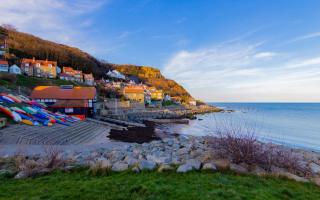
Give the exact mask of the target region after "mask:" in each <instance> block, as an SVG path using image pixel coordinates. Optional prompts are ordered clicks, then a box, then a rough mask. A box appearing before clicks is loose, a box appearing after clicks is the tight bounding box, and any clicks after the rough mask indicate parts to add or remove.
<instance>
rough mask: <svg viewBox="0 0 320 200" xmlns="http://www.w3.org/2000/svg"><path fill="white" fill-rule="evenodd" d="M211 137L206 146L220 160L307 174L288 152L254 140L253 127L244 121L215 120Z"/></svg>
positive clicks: (273, 145)
mask: <svg viewBox="0 0 320 200" xmlns="http://www.w3.org/2000/svg"><path fill="white" fill-rule="evenodd" d="M216 124H217V129H216V130H215V132H214V133H215V136H214V137H208V138H207V143H208V144H209V145H210V146H211V147H212V148H213V149H214V150H215V152H216V153H217V154H218V156H219V157H221V158H227V159H229V160H230V161H232V162H234V163H236V164H239V163H246V164H248V165H251V166H254V165H258V166H260V167H262V168H264V169H266V170H269V171H270V170H271V169H272V167H274V166H275V167H279V168H285V169H287V170H289V171H290V172H292V173H295V174H299V175H306V174H307V170H306V169H305V168H304V167H302V166H300V165H299V158H298V157H297V155H296V154H294V153H293V152H292V151H291V149H286V148H281V147H280V146H278V145H275V144H272V143H262V142H260V141H258V138H257V128H256V126H254V125H252V124H249V122H248V121H246V120H240V122H235V121H233V120H232V119H229V120H226V119H225V120H222V121H221V122H218V121H217V120H216Z"/></svg>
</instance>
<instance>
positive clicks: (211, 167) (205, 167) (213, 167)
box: [202, 163, 217, 171]
mask: <svg viewBox="0 0 320 200" xmlns="http://www.w3.org/2000/svg"><path fill="white" fill-rule="evenodd" d="M202 170H208V171H216V170H217V167H216V165H215V164H213V163H205V164H204V165H203V167H202Z"/></svg>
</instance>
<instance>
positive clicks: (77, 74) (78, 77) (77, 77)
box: [60, 67, 83, 83]
mask: <svg viewBox="0 0 320 200" xmlns="http://www.w3.org/2000/svg"><path fill="white" fill-rule="evenodd" d="M60 79H62V80H69V81H77V82H81V83H82V82H83V73H82V71H81V70H74V69H73V68H72V67H63V68H62V73H61V74H60Z"/></svg>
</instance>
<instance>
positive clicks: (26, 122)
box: [21, 119, 34, 126]
mask: <svg viewBox="0 0 320 200" xmlns="http://www.w3.org/2000/svg"><path fill="white" fill-rule="evenodd" d="M21 122H22V123H24V124H27V125H30V126H34V124H33V121H31V120H27V119H23V120H21Z"/></svg>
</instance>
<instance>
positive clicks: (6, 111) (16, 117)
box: [0, 105, 21, 122]
mask: <svg viewBox="0 0 320 200" xmlns="http://www.w3.org/2000/svg"><path fill="white" fill-rule="evenodd" d="M0 112H1V113H4V114H5V115H7V116H8V117H10V118H11V119H13V120H14V121H15V122H20V121H21V117H20V115H19V114H18V113H16V112H15V111H11V110H10V109H9V108H8V107H5V106H2V105H0Z"/></svg>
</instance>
